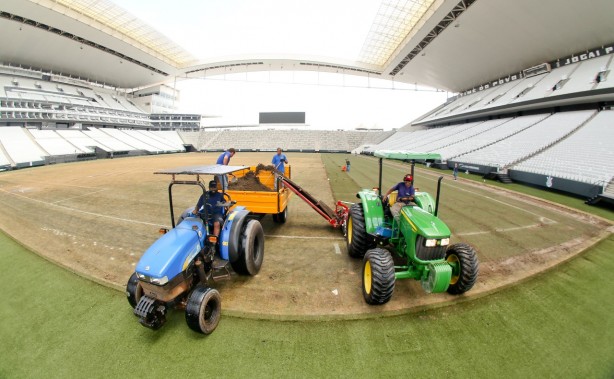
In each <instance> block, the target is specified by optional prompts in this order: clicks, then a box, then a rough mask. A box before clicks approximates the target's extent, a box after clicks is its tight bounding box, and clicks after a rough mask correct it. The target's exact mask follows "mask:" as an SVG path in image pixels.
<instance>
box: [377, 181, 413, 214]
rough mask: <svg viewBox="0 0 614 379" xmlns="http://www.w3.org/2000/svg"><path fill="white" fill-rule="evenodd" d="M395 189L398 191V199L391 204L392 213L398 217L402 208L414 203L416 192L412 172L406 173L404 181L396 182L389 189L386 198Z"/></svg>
mask: <svg viewBox="0 0 614 379" xmlns="http://www.w3.org/2000/svg"><path fill="white" fill-rule="evenodd" d="M393 191H397V199H396V202H395V203H394V204H392V205H391V206H390V213H392V215H393V216H394V217H397V216H398V215H399V213H400V212H401V208H403V207H404V206H406V205H409V204H413V201H414V195H415V194H416V191H415V190H414V178H413V177H412V176H411V175H410V174H407V175H405V176H404V177H403V181H402V182H400V183H397V184H395V185H394V186H393V187H392V188H391V189H389V190H388V192H386V196H384V198H388V196H389V195H390V194H391V193H392V192H393Z"/></svg>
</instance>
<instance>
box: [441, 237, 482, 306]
mask: <svg viewBox="0 0 614 379" xmlns="http://www.w3.org/2000/svg"><path fill="white" fill-rule="evenodd" d="M446 261H448V263H449V264H450V266H452V278H451V280H450V286H448V293H450V294H452V295H460V294H463V293H465V292H467V291H469V290H470V289H471V288H472V287H473V285H474V284H475V281H476V280H477V278H478V272H479V266H480V264H479V262H478V256H477V253H476V252H475V249H474V248H473V247H471V246H470V245H468V244H466V243H457V244H454V245H450V246H449V247H448V250H446Z"/></svg>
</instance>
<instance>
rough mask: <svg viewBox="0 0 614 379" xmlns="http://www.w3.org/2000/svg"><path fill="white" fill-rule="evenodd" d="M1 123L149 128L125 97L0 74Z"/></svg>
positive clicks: (149, 124)
mask: <svg viewBox="0 0 614 379" xmlns="http://www.w3.org/2000/svg"><path fill="white" fill-rule="evenodd" d="M0 119H1V120H6V121H9V122H11V121H18V122H19V121H21V122H25V123H29V124H32V123H46V124H53V123H67V124H72V123H83V124H95V125H96V124H100V125H113V126H122V127H152V123H151V121H150V118H149V114H148V113H146V112H143V111H142V110H140V109H139V108H138V107H137V106H136V105H135V104H134V103H133V102H131V101H130V100H129V99H128V98H126V97H124V96H116V95H115V94H114V93H113V92H112V91H109V90H105V89H102V88H100V89H94V87H87V86H85V85H77V84H70V83H58V82H52V81H44V80H40V79H36V78H31V77H27V76H17V75H7V74H2V73H0Z"/></svg>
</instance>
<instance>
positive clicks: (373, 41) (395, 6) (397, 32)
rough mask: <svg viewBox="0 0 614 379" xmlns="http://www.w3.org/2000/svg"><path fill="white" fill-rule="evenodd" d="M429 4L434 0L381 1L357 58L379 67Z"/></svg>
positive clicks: (410, 30) (425, 12)
mask: <svg viewBox="0 0 614 379" xmlns="http://www.w3.org/2000/svg"><path fill="white" fill-rule="evenodd" d="M433 3H435V0H383V1H382V2H381V4H380V8H379V10H378V11H377V15H376V16H375V20H374V21H373V24H372V25H371V30H370V31H369V35H368V36H367V39H366V40H365V43H364V45H363V48H362V51H361V53H360V57H359V59H358V61H359V62H362V63H368V64H372V65H376V66H383V65H384V64H385V63H386V62H387V61H388V60H389V59H390V58H391V55H392V54H393V53H394V51H395V50H396V49H397V47H398V46H399V44H401V42H403V40H404V39H405V37H407V36H408V35H409V34H410V33H411V32H412V31H413V30H414V28H415V27H416V26H417V25H418V23H419V22H420V20H422V18H423V17H425V15H426V14H427V11H428V10H429V9H430V8H431V7H433V6H434V5H433Z"/></svg>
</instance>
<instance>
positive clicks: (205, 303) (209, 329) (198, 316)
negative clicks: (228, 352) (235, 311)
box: [185, 285, 222, 334]
mask: <svg viewBox="0 0 614 379" xmlns="http://www.w3.org/2000/svg"><path fill="white" fill-rule="evenodd" d="M221 316H222V298H221V297H220V293H219V292H218V291H217V290H216V289H214V288H209V287H204V286H202V285H198V286H196V288H194V290H193V291H192V293H190V296H189V297H188V303H187V305H186V307H185V321H186V323H187V324H188V326H189V327H190V329H192V330H193V331H195V332H198V333H203V334H211V333H213V331H214V330H215V328H217V324H218V323H219V322H220V317H221Z"/></svg>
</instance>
